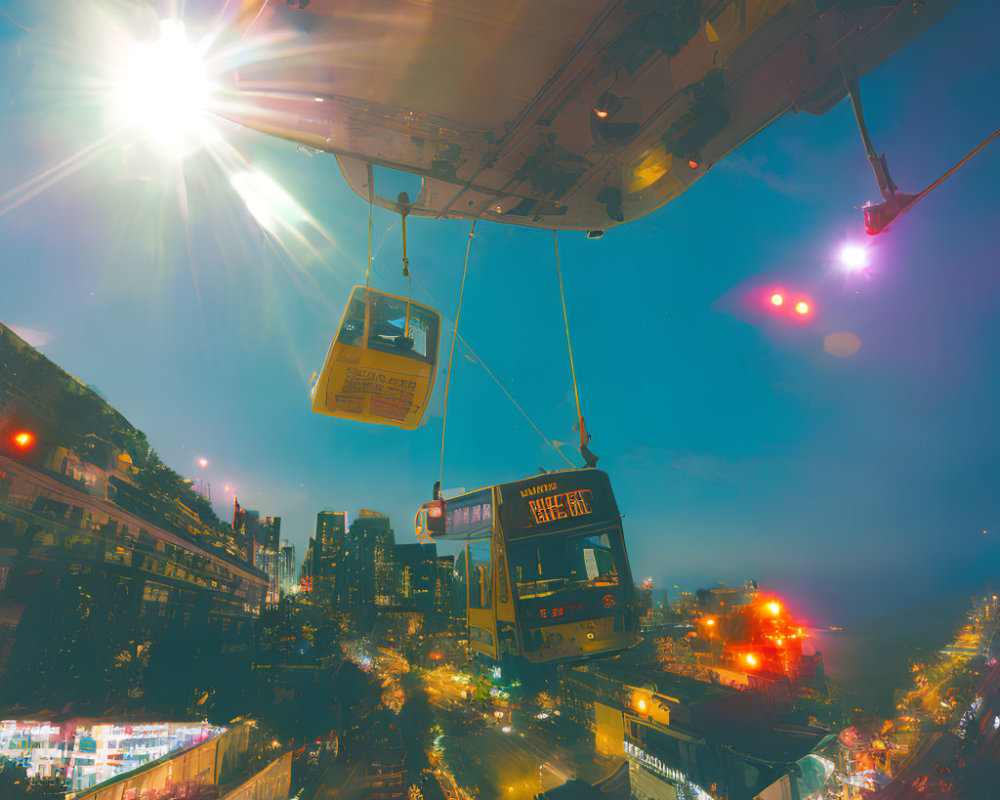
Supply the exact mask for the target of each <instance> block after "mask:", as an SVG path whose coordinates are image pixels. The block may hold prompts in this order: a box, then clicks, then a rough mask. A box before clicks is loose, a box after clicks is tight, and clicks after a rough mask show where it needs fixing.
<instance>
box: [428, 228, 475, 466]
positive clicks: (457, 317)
mask: <svg viewBox="0 0 1000 800" xmlns="http://www.w3.org/2000/svg"><path fill="white" fill-rule="evenodd" d="M478 221H479V220H478V219H474V220H472V227H471V228H470V229H469V241H468V243H467V244H466V245H465V263H464V264H463V265H462V288H461V289H459V291H458V311H457V312H456V314H455V333H454V335H453V336H452V337H451V353H450V354H449V355H448V371H447V372H446V373H445V379H444V414H443V415H442V417H441V471H440V473H439V475H438V480H439V481H441V485H443V484H444V432H445V426H446V425H447V424H448V389H449V388H450V387H451V363H452V361H453V360H454V358H455V342H457V341H458V322H459V320H460V319H461V318H462V299H463V298H464V297H465V276H466V274H467V273H468V271H469V251H470V250H472V236H473V234H475V232H476V222H478Z"/></svg>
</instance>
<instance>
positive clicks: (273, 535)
mask: <svg viewBox="0 0 1000 800" xmlns="http://www.w3.org/2000/svg"><path fill="white" fill-rule="evenodd" d="M260 531H261V532H260V538H259V539H258V541H259V543H260V544H261V545H263V546H264V547H266V548H267V549H268V550H273V551H274V552H278V549H279V548H280V546H281V545H280V542H281V517H264V519H263V520H262V521H261V522H260Z"/></svg>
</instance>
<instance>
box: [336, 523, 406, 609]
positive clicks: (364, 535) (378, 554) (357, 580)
mask: <svg viewBox="0 0 1000 800" xmlns="http://www.w3.org/2000/svg"><path fill="white" fill-rule="evenodd" d="M350 540H351V547H350V558H349V565H348V569H347V572H349V573H350V576H351V577H350V584H351V585H350V587H349V588H350V596H349V597H348V598H347V600H348V602H349V603H350V604H351V605H358V604H362V605H372V604H374V605H379V606H386V605H391V604H392V603H393V600H394V596H395V569H394V563H393V550H394V548H395V544H396V536H395V534H394V533H393V530H392V526H391V523H390V520H389V518H388V517H387V516H385V515H383V514H379V513H377V512H375V511H369V510H367V509H361V513H360V514H359V515H358V518H357V519H356V520H354V522H352V523H351V536H350Z"/></svg>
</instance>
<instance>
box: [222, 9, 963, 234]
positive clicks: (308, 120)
mask: <svg viewBox="0 0 1000 800" xmlns="http://www.w3.org/2000/svg"><path fill="white" fill-rule="evenodd" d="M955 2H957V0H920V2H914V0H534V2H526V3H496V2H494V0H296V2H287V1H286V0H281V1H280V2H277V1H276V0H266V2H264V0H244V3H243V6H244V13H243V15H242V16H241V17H240V22H239V25H240V28H242V29H245V33H244V44H245V46H246V55H245V56H244V60H245V61H246V64H245V66H243V67H241V68H240V69H239V70H238V72H237V74H236V90H237V91H236V92H235V93H234V95H233V97H232V99H231V102H227V103H226V104H225V107H224V108H223V109H222V113H223V114H224V115H226V116H227V117H229V118H231V119H233V120H235V121H237V122H239V123H241V124H244V125H247V126H249V127H252V128H255V129H257V130H261V131H265V132H267V133H270V134H273V135H276V136H280V137H283V138H286V139H290V140H292V141H295V142H298V143H299V144H302V145H306V146H308V147H312V148H315V149H317V150H322V151H326V152H329V153H333V154H335V155H336V156H337V159H338V161H339V162H340V166H341V167H342V169H343V172H344V174H345V176H346V177H347V180H348V182H349V183H350V184H351V186H352V187H353V188H354V189H355V191H357V192H358V193H359V194H361V195H362V196H363V197H366V198H367V197H368V185H367V172H368V169H369V168H370V166H372V165H374V166H377V167H388V168H393V169H398V170H404V171H407V172H411V173H414V174H416V175H418V176H420V178H421V188H420V191H419V194H416V196H415V197H414V200H413V205H412V208H411V210H410V212H409V213H411V214H416V215H419V216H429V217H459V218H466V219H476V218H483V219H492V220H496V221H502V222H512V223H517V224H522V225H531V226H536V227H541V228H553V229H576V230H588V231H593V232H595V234H597V233H599V232H602V231H604V230H606V229H608V228H610V227H612V226H614V225H617V224H620V223H623V222H628V221H630V220H634V219H637V218H639V217H642V216H644V215H645V214H648V213H650V212H651V211H654V210H656V209H657V208H659V207H661V206H662V205H664V204H665V203H667V202H669V201H670V200H672V199H673V198H675V197H677V196H678V195H679V194H680V193H681V192H683V191H684V190H685V189H687V188H688V187H689V186H690V185H691V184H692V183H694V182H695V181H696V180H697V179H698V178H700V177H701V176H702V175H704V174H705V172H706V171H707V170H708V168H709V167H711V166H712V165H713V164H714V163H716V162H717V161H719V160H720V159H721V158H722V157H723V156H725V155H726V154H727V153H728V152H730V151H731V150H733V149H734V148H735V147H737V146H739V145H740V144H741V143H742V142H744V141H745V140H746V139H748V138H749V137H750V136H752V135H753V134H754V133H756V132H757V131H758V130H760V129H761V128H762V127H763V126H765V125H767V124H768V123H770V122H772V121H773V120H774V119H776V118H777V117H778V116H780V115H781V114H782V113H784V112H786V111H789V110H793V111H800V110H801V111H809V112H812V113H816V114H822V113H824V112H825V111H826V110H828V109H829V108H830V107H832V106H833V105H834V104H835V103H836V102H837V101H839V100H840V99H841V98H842V97H843V96H844V95H845V94H846V92H847V88H846V85H845V81H844V75H845V74H849V75H851V76H855V77H856V76H860V75H863V74H864V73H865V72H867V71H868V70H870V69H872V68H873V67H874V66H876V65H877V64H879V63H880V62H881V61H882V60H884V59H885V58H886V57H888V56H889V55H890V54H892V53H893V52H895V51H896V50H898V49H899V48H900V47H902V46H903V45H904V44H906V43H907V42H909V41H910V40H911V39H913V38H914V37H915V36H916V35H917V34H919V33H920V32H921V31H923V30H925V29H926V28H928V27H929V26H931V25H932V24H933V23H934V22H936V21H937V20H938V19H939V18H940V17H941V16H942V15H943V14H944V13H945V12H946V11H947V10H948V9H949V8H951V6H953V5H954V4H955ZM412 195H413V193H412V192H411V196H412ZM374 199H375V202H376V203H378V204H379V205H382V206H384V207H386V208H394V207H395V200H394V198H393V197H391V196H382V195H378V194H376V196H375V198H374Z"/></svg>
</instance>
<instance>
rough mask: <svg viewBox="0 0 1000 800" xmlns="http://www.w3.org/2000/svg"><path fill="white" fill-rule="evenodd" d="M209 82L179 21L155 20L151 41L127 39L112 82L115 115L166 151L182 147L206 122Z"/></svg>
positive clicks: (199, 56)
mask: <svg viewBox="0 0 1000 800" xmlns="http://www.w3.org/2000/svg"><path fill="white" fill-rule="evenodd" d="M210 94H211V84H210V81H209V78H208V73H207V71H206V68H205V62H204V53H203V51H202V48H201V47H199V46H198V45H196V44H194V43H192V42H191V41H189V40H188V38H187V35H186V33H185V31H184V24H183V23H182V22H180V21H179V20H176V19H165V20H162V21H161V22H160V37H159V39H157V40H156V41H153V42H132V43H130V45H129V48H128V55H127V57H126V59H125V62H124V64H123V65H122V66H121V73H120V74H119V75H118V79H117V82H116V85H115V92H114V110H115V114H116V116H117V117H118V119H119V120H120V121H121V122H123V123H124V124H126V125H129V126H134V127H136V128H138V129H140V130H141V131H142V132H143V133H144V134H146V135H147V136H149V137H150V138H151V139H152V140H153V141H155V142H156V143H157V144H159V145H162V146H163V147H164V148H166V149H167V150H169V151H177V150H179V149H182V148H183V146H184V144H185V142H186V141H187V140H189V139H190V138H192V136H195V137H197V136H200V135H202V133H203V132H204V129H205V127H206V126H207V120H206V119H205V111H206V109H207V106H208V101H209V97H210Z"/></svg>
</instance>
